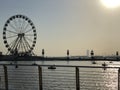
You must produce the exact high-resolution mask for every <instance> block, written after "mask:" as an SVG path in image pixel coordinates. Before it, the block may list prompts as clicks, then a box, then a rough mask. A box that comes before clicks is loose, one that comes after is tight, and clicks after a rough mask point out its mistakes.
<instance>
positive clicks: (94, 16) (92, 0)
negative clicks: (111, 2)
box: [0, 0, 120, 56]
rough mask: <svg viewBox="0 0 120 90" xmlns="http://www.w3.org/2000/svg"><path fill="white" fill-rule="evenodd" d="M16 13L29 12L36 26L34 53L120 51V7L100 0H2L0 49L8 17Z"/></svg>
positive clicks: (62, 53)
mask: <svg viewBox="0 0 120 90" xmlns="http://www.w3.org/2000/svg"><path fill="white" fill-rule="evenodd" d="M16 14H23V15H26V16H28V17H29V18H30V19H31V20H32V21H33V23H34V24H35V27H36V29H37V43H36V47H35V50H34V51H35V53H36V54H37V55H41V50H42V49H43V48H44V49H45V51H46V56H64V55H66V50H67V49H69V50H70V55H83V54H86V50H92V49H93V50H94V51H95V52H96V54H113V53H114V52H115V51H117V50H118V51H120V41H119V39H120V7H118V8H115V9H109V8H106V7H104V6H103V5H102V4H101V2H100V0H0V51H2V52H4V53H6V52H7V51H6V50H7V49H6V48H5V46H4V43H3V39H2V32H3V26H4V24H5V22H6V20H7V19H8V18H9V17H11V16H13V15H16Z"/></svg>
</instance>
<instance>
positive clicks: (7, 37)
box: [6, 35, 18, 38]
mask: <svg viewBox="0 0 120 90" xmlns="http://www.w3.org/2000/svg"><path fill="white" fill-rule="evenodd" d="M16 36H18V35H13V36H9V37H6V38H14V37H16Z"/></svg>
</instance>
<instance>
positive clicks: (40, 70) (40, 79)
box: [38, 66, 43, 90]
mask: <svg viewBox="0 0 120 90" xmlns="http://www.w3.org/2000/svg"><path fill="white" fill-rule="evenodd" d="M38 72H39V90H43V87H42V68H41V66H38Z"/></svg>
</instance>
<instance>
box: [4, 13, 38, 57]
mask: <svg viewBox="0 0 120 90" xmlns="http://www.w3.org/2000/svg"><path fill="white" fill-rule="evenodd" d="M36 39H37V33H36V29H35V26H34V24H33V22H32V21H31V20H30V19H29V18H28V17H27V16H24V15H14V16H12V17H10V18H9V19H8V20H7V21H6V23H5V25H4V28H3V40H4V44H5V47H6V48H7V49H8V53H9V54H12V55H14V54H18V55H30V54H33V52H32V51H33V49H34V47H35V44H36Z"/></svg>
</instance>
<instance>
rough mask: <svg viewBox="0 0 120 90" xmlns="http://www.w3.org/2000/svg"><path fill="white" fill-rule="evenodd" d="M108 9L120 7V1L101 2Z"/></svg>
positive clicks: (106, 0) (104, 0) (102, 0)
mask: <svg viewBox="0 0 120 90" xmlns="http://www.w3.org/2000/svg"><path fill="white" fill-rule="evenodd" d="M101 2H102V3H103V5H104V6H106V7H107V8H116V7H119V6H120V0H101Z"/></svg>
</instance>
